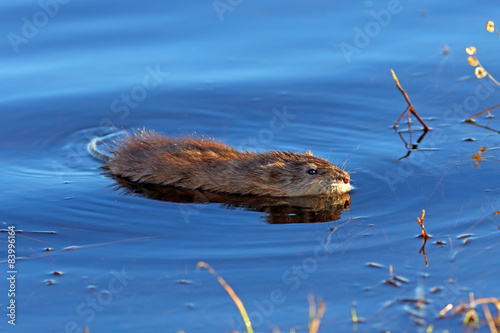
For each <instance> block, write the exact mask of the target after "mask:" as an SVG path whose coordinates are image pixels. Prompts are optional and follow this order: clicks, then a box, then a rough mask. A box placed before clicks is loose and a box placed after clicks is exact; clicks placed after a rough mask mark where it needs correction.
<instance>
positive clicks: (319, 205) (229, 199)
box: [113, 177, 351, 224]
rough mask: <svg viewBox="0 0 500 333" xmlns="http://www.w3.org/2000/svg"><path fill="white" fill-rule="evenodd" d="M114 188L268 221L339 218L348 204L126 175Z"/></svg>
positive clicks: (337, 199) (334, 198)
mask: <svg viewBox="0 0 500 333" xmlns="http://www.w3.org/2000/svg"><path fill="white" fill-rule="evenodd" d="M113 178H114V179H115V180H116V182H117V184H116V186H115V188H116V189H117V190H118V189H121V190H123V191H125V193H126V194H134V195H139V196H144V197H148V198H150V199H154V200H160V201H167V202H173V203H181V204H184V203H197V204H206V203H219V204H221V207H222V208H226V209H235V208H241V209H245V210H249V211H256V212H262V213H265V221H266V222H267V223H270V224H286V223H317V222H331V221H336V220H338V219H340V214H341V212H342V211H343V210H348V209H349V206H350V204H351V200H350V197H349V194H347V193H344V194H342V195H339V196H329V197H326V196H323V197H263V196H250V195H247V196H245V195H231V194H224V193H215V192H207V191H199V190H191V189H185V188H176V187H171V186H159V185H154V184H144V183H134V182H131V181H129V180H127V179H125V178H121V177H113Z"/></svg>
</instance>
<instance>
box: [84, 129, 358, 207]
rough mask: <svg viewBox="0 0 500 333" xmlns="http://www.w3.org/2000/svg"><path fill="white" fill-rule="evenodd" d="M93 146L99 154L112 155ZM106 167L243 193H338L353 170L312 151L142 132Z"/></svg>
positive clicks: (139, 178)
mask: <svg viewBox="0 0 500 333" xmlns="http://www.w3.org/2000/svg"><path fill="white" fill-rule="evenodd" d="M95 147H96V143H95V141H94V142H91V144H90V145H89V150H91V152H92V154H93V155H94V156H97V157H98V158H101V159H102V158H103V156H106V154H103V153H101V152H97V151H92V149H94V150H96V149H95ZM110 153H111V155H108V156H109V157H108V158H106V159H107V161H106V162H105V163H104V165H103V167H104V168H105V169H107V170H109V172H110V173H111V174H112V175H115V176H120V177H124V178H128V179H130V180H132V181H134V182H139V183H152V184H158V185H169V186H176V187H183V188H189V189H200V190H206V191H213V192H222V193H230V194H242V195H246V194H248V195H262V196H278V197H295V196H320V195H338V194H342V193H345V192H348V191H349V190H350V189H351V185H350V177H349V174H348V173H347V172H345V171H343V170H341V169H339V168H338V167H337V166H335V165H333V164H331V163H329V162H328V161H327V160H325V159H322V158H319V157H315V156H313V155H312V154H311V153H303V154H299V153H292V152H283V151H272V152H266V153H256V152H245V151H240V150H237V149H236V148H233V147H230V146H227V145H225V144H223V143H221V142H218V141H215V140H213V139H207V138H199V137H187V138H181V139H178V138H170V137H166V136H164V135H161V134H158V133H156V132H153V131H145V130H143V131H140V132H135V133H133V134H130V135H127V136H125V137H124V138H122V139H121V140H120V141H117V142H115V147H114V148H113V149H112V150H111V151H110Z"/></svg>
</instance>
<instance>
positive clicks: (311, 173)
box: [307, 169, 318, 175]
mask: <svg viewBox="0 0 500 333" xmlns="http://www.w3.org/2000/svg"><path fill="white" fill-rule="evenodd" d="M307 173H308V174H310V175H315V174H317V173H318V170H316V169H309V170H308V171H307Z"/></svg>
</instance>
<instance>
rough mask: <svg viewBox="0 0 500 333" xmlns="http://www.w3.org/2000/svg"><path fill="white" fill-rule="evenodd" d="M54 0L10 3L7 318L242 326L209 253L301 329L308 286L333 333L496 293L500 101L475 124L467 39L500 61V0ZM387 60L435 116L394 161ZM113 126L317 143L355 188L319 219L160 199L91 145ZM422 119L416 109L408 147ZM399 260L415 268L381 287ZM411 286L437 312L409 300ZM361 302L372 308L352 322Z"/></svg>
mask: <svg viewBox="0 0 500 333" xmlns="http://www.w3.org/2000/svg"><path fill="white" fill-rule="evenodd" d="M59 1H60V2H55V0H51V1H42V2H40V3H39V2H37V1H22V2H16V3H4V4H1V5H0V9H1V10H0V22H1V23H0V31H1V33H2V35H3V36H4V37H3V44H2V45H3V47H2V48H1V49H0V56H1V58H2V60H3V61H2V66H0V75H1V77H2V78H3V81H4V84H3V85H2V90H1V92H0V105H1V108H0V123H1V124H2V125H3V126H2V130H1V131H0V147H1V149H0V160H1V161H2V164H1V171H2V172H1V173H0V182H1V183H2V184H3V189H4V190H3V191H2V194H0V196H1V202H2V206H1V207H2V208H1V215H0V223H2V229H6V228H7V227H8V226H11V225H14V226H16V228H17V230H22V231H23V233H18V234H17V238H16V245H17V247H16V251H17V256H18V257H20V258H21V257H22V258H23V259H22V260H18V261H17V271H18V273H17V280H16V281H17V284H16V298H15V300H16V326H15V327H13V326H12V325H10V324H9V323H8V317H7V316H5V315H4V316H3V319H1V320H0V330H2V331H12V332H33V331H37V332H82V331H83V327H84V326H85V325H87V326H88V327H89V329H90V332H92V333H95V332H109V331H121V332H156V331H164V332H177V331H178V330H181V329H182V330H184V331H186V332H228V331H230V330H232V329H237V330H240V332H241V331H243V326H242V320H241V317H240V315H239V313H238V311H237V309H236V307H235V305H234V303H233V302H232V301H231V299H230V298H229V297H228V295H227V294H226V292H225V291H224V290H223V289H222V288H221V286H220V285H219V284H218V282H217V280H216V279H215V278H214V277H213V276H211V275H210V274H209V273H208V272H207V271H206V270H202V271H201V272H196V270H195V268H196V264H197V262H198V261H200V260H203V261H206V262H208V263H209V264H210V265H212V266H213V267H214V268H215V269H216V270H217V272H218V273H219V274H220V275H222V276H223V277H224V279H225V280H226V281H227V282H228V283H229V284H230V285H231V286H232V288H233V289H234V290H235V291H236V293H237V294H238V295H239V297H240V298H241V300H242V301H243V303H244V304H245V306H246V307H247V311H248V312H249V314H250V317H251V319H252V322H253V326H254V329H255V331H257V332H270V331H272V327H274V326H276V327H279V328H280V329H281V330H282V331H287V330H289V329H290V328H301V331H302V332H304V331H307V323H308V301H307V297H308V294H310V293H312V294H314V295H315V296H316V297H317V298H321V299H323V300H324V301H325V303H326V305H327V310H326V314H325V316H324V318H323V320H322V325H321V328H320V332H328V331H335V332H351V331H352V330H353V329H356V330H357V331H358V332H373V331H381V330H390V331H392V332H400V331H406V332H413V331H419V330H424V329H425V328H426V327H427V326H428V325H429V324H433V325H434V327H435V329H434V331H435V332H442V331H443V330H444V329H448V330H449V331H450V332H453V331H460V330H462V326H461V324H460V319H459V317H456V318H454V319H447V320H437V319H436V316H437V313H438V312H439V311H440V310H441V308H442V307H444V306H445V305H446V304H448V303H454V304H458V302H459V301H467V300H468V299H469V292H474V293H475V295H476V297H499V296H500V295H499V294H500V290H499V288H498V282H497V280H498V274H499V269H498V265H497V262H496V258H497V257H498V256H499V255H500V248H499V244H500V242H499V240H498V239H499V238H498V237H499V235H500V232H499V224H500V217H499V216H500V215H494V214H495V212H498V211H499V210H500V195H499V193H500V181H499V179H500V178H499V177H498V170H499V169H498V163H499V161H500V157H499V144H500V141H499V136H498V133H499V131H500V124H499V123H498V113H499V112H500V111H498V110H495V111H493V115H494V116H496V117H494V118H492V119H489V118H487V117H485V116H480V117H478V118H477V124H479V125H482V126H487V127H488V128H481V127H479V126H473V125H470V124H466V123H463V122H462V121H463V120H464V119H465V118H466V117H468V116H471V115H473V114H475V113H478V112H480V111H482V110H484V109H486V108H488V107H491V106H493V105H496V104H498V103H499V102H498V100H499V99H498V96H499V93H498V91H499V89H500V87H498V86H495V85H494V84H491V81H487V80H488V79H486V78H485V79H482V80H478V79H477V78H475V76H474V68H472V67H470V66H469V65H468V63H467V55H466V53H465V48H466V47H468V46H471V45H473V46H475V47H477V49H478V57H479V59H480V61H481V63H482V64H483V65H484V66H485V68H486V69H487V70H488V71H489V72H490V73H492V74H493V75H494V76H495V73H500V66H499V65H500V64H499V63H498V57H497V55H498V50H499V45H500V39H499V38H498V36H496V35H495V34H490V33H488V32H486V30H485V24H486V22H487V21H488V20H494V21H495V20H498V19H497V18H496V17H494V16H493V14H492V13H495V11H496V9H497V4H496V2H493V1H485V2H481V3H477V2H472V1H466V2H461V3H457V2H452V1H442V2H439V3H435V2H431V1H419V2H416V1H401V2H398V1H388V2H380V3H375V2H371V1H365V2H359V3H353V2H351V1H337V2H335V3H322V2H305V1H294V2H284V1H267V2H260V3H255V2H249V1H245V0H243V1H232V2H230V1H223V0H221V1H220V2H216V3H217V4H218V6H219V7H217V8H218V9H215V8H214V2H212V1H205V2H198V3H195V4H191V3H190V4H187V3H186V2H181V1H168V2H162V1H147V2H140V3H138V2H136V1H113V2H98V1H92V0H90V1H85V2H84V1H76V0H70V1H68V0H66V1H62V0H59ZM229 3H231V4H232V5H229ZM221 4H226V7H224V6H222V5H221ZM220 6H222V7H220ZM227 6H229V7H227ZM224 8H225V11H224ZM373 11H375V13H378V14H376V15H375V16H377V17H378V21H377V19H376V18H375V17H374V15H373ZM384 15H385V16H384ZM370 29H372V30H370ZM359 31H363V32H364V34H365V37H363V36H361V34H360V33H359ZM367 33H368V35H366V34H367ZM445 45H446V46H445ZM445 48H446V49H448V52H447V53H446V54H444V53H443V50H444V49H445ZM346 50H347V51H346ZM391 68H392V69H394V70H395V71H396V73H397V75H398V77H399V80H400V82H401V84H402V85H403V87H404V88H405V89H406V90H407V91H408V93H409V95H410V98H411V100H412V102H413V104H414V105H415V107H416V108H417V111H418V112H419V113H420V114H421V116H422V117H424V119H425V121H426V122H427V123H428V125H429V126H430V127H431V128H432V131H430V132H429V133H427V135H426V136H425V137H424V138H423V139H422V141H421V142H420V144H419V145H418V148H420V149H421V150H413V151H411V154H410V155H409V157H407V158H404V159H402V160H400V161H399V162H398V159H400V158H401V157H403V156H405V155H406V154H407V152H408V151H407V149H406V148H405V143H404V142H403V141H402V140H401V139H400V137H399V135H398V133H397V132H396V131H394V129H392V128H391V126H392V125H393V124H394V122H395V121H396V120H397V118H398V117H399V116H400V114H401V113H402V112H403V111H404V108H405V107H406V104H405V101H404V99H403V96H402V95H401V94H400V92H399V91H398V90H397V89H396V87H395V85H394V81H393V80H392V77H391V74H390V69H391ZM499 75H500V74H497V77H498V76H499ZM273 124H278V125H279V126H277V127H276V126H274V125H273ZM110 127H112V128H118V129H120V128H124V129H126V130H130V129H136V128H143V127H145V128H147V129H154V130H158V131H161V132H164V133H167V134H174V135H179V134H181V135H182V134H193V133H196V134H203V135H208V136H212V137H216V138H219V139H221V140H222V141H224V142H225V143H227V144H231V145H233V146H236V147H238V148H242V149H250V150H256V151H265V150H271V149H282V150H292V151H307V150H311V151H312V152H313V153H314V154H315V155H316V156H320V157H324V158H328V159H329V160H330V161H332V162H334V163H336V164H339V165H341V164H343V163H344V162H345V163H346V169H347V170H348V171H350V172H351V173H352V174H351V176H352V179H353V182H354V185H355V187H356V188H355V190H354V191H352V192H351V193H350V202H351V204H350V206H349V207H346V208H345V209H344V210H343V211H342V212H341V214H340V219H339V220H336V221H333V220H332V221H327V222H325V223H294V224H270V223H268V222H269V215H268V214H267V213H265V212H263V211H259V210H251V209H245V207H242V208H235V207H229V208H230V209H227V208H228V207H224V205H223V204H221V203H217V202H216V203H205V204H196V203H176V202H169V201H161V200H153V199H152V198H150V197H147V196H143V195H139V194H132V193H129V192H127V191H126V190H124V189H116V181H115V180H113V179H111V178H109V177H106V176H105V175H103V174H102V172H101V170H100V163H99V162H98V161H96V160H94V159H93V158H92V157H91V156H90V155H89V154H88V153H87V151H86V145H87V143H88V142H89V140H90V139H91V138H92V137H94V136H95V135H100V134H103V133H105V132H106V131H109V128H110ZM406 128H407V125H406V123H405V121H404V120H403V122H402V123H400V125H399V130H400V131H401V132H402V133H401V134H402V136H403V138H404V139H405V140H406V141H409V139H410V138H409V133H408V131H407V130H406ZM420 128H421V126H420V125H419V124H418V122H417V121H416V119H415V118H414V117H413V122H412V129H413V133H412V143H413V144H415V142H416V140H417V139H418V137H419V136H420V135H421V134H422V132H421V131H420ZM468 138H473V139H474V141H464V139H468ZM482 147H483V148H482ZM480 151H484V152H482V153H480ZM474 154H479V155H481V159H480V160H478V161H477V160H476V161H475V160H473V156H476V155H474ZM475 162H476V163H475ZM422 209H425V210H426V220H425V225H426V228H427V231H428V232H429V233H430V234H431V235H432V236H433V238H431V239H429V240H428V242H427V244H426V248H425V249H426V256H427V260H428V266H426V263H425V259H424V257H423V255H422V254H421V253H420V254H419V250H420V248H421V246H422V240H421V239H420V238H417V237H416V236H417V235H418V234H419V232H420V227H419V226H418V224H417V222H416V217H417V216H420V214H421V211H422ZM464 234H471V236H470V237H469V239H470V240H469V241H467V242H466V243H465V244H464V239H463V238H459V236H460V235H464ZM1 236H2V239H1V240H0V246H1V247H2V253H4V254H5V255H4V257H5V259H0V260H2V263H1V264H0V266H1V267H2V268H1V269H2V271H4V274H3V275H2V276H7V271H8V266H7V263H6V262H5V260H6V259H7V257H6V256H7V253H6V252H7V251H6V249H7V241H6V240H7V234H6V233H2V234H1ZM438 240H441V241H444V242H445V244H444V245H443V246H441V245H436V244H435V242H436V241H438ZM73 246H74V247H76V248H69V249H67V248H68V247H73ZM47 248H50V249H51V251H46V249H47ZM367 262H375V263H378V264H381V265H383V268H375V267H369V266H367V265H366V263H367ZM391 265H392V266H393V268H394V274H395V275H399V276H402V277H404V278H406V279H408V281H409V282H408V283H403V282H402V283H400V284H401V286H400V287H399V288H396V287H394V286H391V285H387V284H385V283H384V281H385V280H386V279H388V278H389V277H390V276H389V266H391ZM54 272H58V273H56V274H54ZM2 281H3V282H2V283H0V288H1V291H0V295H2V296H1V297H0V306H1V307H2V309H4V310H3V313H4V314H5V313H6V311H5V307H6V306H7V304H8V302H10V299H9V297H8V296H7V291H8V289H9V285H8V284H7V283H6V280H5V279H2ZM450 281H452V282H453V283H450ZM433 287H440V288H441V290H440V291H438V292H436V293H431V292H430V291H431V288H433ZM419 294H423V295H424V296H423V297H424V298H425V299H426V300H428V301H429V302H430V304H428V305H427V306H426V307H425V309H423V310H417V309H416V308H415V307H414V306H413V305H412V304H411V303H405V302H399V301H398V298H414V297H417V295H419ZM391 301H393V302H391ZM353 302H356V304H357V305H356V311H357V313H358V315H359V316H361V317H363V318H364V323H362V324H358V325H357V327H356V328H353V326H352V323H351V308H352V304H353ZM388 302H389V303H388ZM410 310H411V311H414V312H415V311H419V316H420V318H418V320H420V321H421V323H422V324H423V326H419V325H417V323H416V319H415V318H416V317H415V316H412V315H410V314H409V313H408V311H410ZM492 311H493V312H494V315H495V313H496V312H495V311H496V310H495V309H493V308H492ZM480 312H481V311H480ZM479 331H488V328H487V325H485V324H483V325H482V326H481V328H480V330H479Z"/></svg>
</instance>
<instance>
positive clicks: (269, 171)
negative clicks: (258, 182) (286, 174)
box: [262, 162, 285, 181]
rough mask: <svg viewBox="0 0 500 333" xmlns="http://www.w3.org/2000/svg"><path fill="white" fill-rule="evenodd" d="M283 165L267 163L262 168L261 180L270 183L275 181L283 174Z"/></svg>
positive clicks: (280, 163)
mask: <svg viewBox="0 0 500 333" xmlns="http://www.w3.org/2000/svg"><path fill="white" fill-rule="evenodd" d="M284 166H285V164H284V163H283V162H275V163H269V164H267V165H263V166H262V171H263V172H262V179H263V180H264V181H272V180H274V179H277V178H278V177H279V175H280V174H281V173H282V172H283V167H284Z"/></svg>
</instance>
